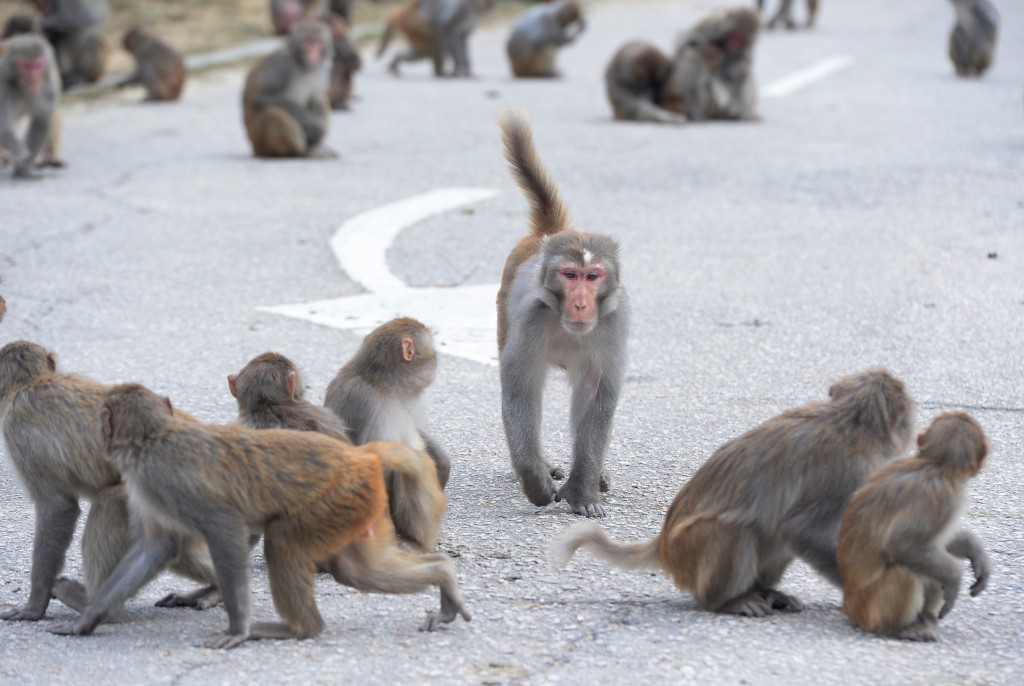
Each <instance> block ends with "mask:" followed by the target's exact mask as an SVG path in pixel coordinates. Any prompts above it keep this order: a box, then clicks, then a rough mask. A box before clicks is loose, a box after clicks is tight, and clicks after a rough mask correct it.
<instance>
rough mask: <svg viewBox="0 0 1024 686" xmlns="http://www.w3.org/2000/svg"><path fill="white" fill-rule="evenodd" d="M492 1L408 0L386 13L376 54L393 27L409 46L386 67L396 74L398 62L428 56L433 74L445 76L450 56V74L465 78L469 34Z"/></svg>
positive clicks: (491, 5) (383, 45)
mask: <svg viewBox="0 0 1024 686" xmlns="http://www.w3.org/2000/svg"><path fill="white" fill-rule="evenodd" d="M495 1H496V0H408V2H406V3H405V4H403V5H400V6H399V7H395V8H393V9H392V10H391V12H390V13H389V14H388V20H387V23H386V25H385V28H384V33H383V34H382V35H381V39H380V46H379V47H378V49H377V57H381V56H382V55H383V54H384V51H385V50H386V49H387V45H388V42H389V41H390V40H391V36H392V35H394V32H395V30H396V29H397V30H399V31H401V32H402V34H403V35H404V36H405V38H406V40H407V41H408V42H409V49H408V50H406V51H405V52H402V53H399V54H398V55H396V56H395V58H394V59H392V60H391V64H390V66H389V67H388V68H389V70H390V71H391V73H393V74H395V75H396V76H397V75H398V73H399V71H398V65H400V64H401V63H402V62H412V61H416V60H420V59H425V58H428V57H429V58H431V60H432V61H433V63H434V75H435V76H444V75H445V73H446V72H445V63H446V61H447V59H448V58H449V57H451V59H452V61H453V63H454V68H453V72H452V75H453V76H462V77H469V76H471V75H472V74H471V71H472V70H471V68H470V63H469V45H468V42H469V34H470V33H472V32H473V30H474V29H475V28H476V26H477V24H479V23H480V20H481V19H482V18H483V16H484V15H485V14H487V13H488V12H490V11H491V10H492V9H493V8H494V4H495Z"/></svg>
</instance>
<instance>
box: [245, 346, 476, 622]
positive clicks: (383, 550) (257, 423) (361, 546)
mask: <svg viewBox="0 0 1024 686" xmlns="http://www.w3.org/2000/svg"><path fill="white" fill-rule="evenodd" d="M301 387H302V385H301V381H300V380H299V376H298V370H297V369H296V368H295V365H294V364H292V362H291V360H289V359H288V358H287V357H285V356H283V355H279V354H277V353H263V354H262V355H258V356H256V357H255V358H253V359H252V360H251V361H250V362H249V363H248V364H247V365H245V367H243V368H242V371H240V372H239V373H238V374H231V375H229V376H228V388H229V389H230V391H231V394H232V395H233V396H234V397H235V398H237V399H238V412H239V417H238V419H239V422H241V423H242V424H243V425H245V426H250V427H252V428H256V429H268V428H281V429H297V430H300V431H317V432H320V433H323V434H326V435H328V436H331V437H333V438H337V439H338V440H341V441H345V442H346V443H348V442H349V441H348V438H347V434H348V429H347V427H346V426H345V425H344V424H343V423H342V421H341V419H340V418H339V417H337V416H335V415H334V413H332V412H331V411H329V410H327V409H326V408H323V407H319V406H317V405H314V404H312V403H310V402H308V401H306V400H304V399H303V398H302V392H301ZM380 455H381V457H382V458H385V457H389V456H391V453H385V452H381V453H380ZM385 466H387V467H388V468H389V469H391V470H393V471H394V473H397V474H399V475H400V477H401V478H402V479H404V480H405V481H406V482H407V489H406V494H407V495H409V497H410V501H409V503H408V504H409V506H410V509H412V510H413V512H414V515H413V516H414V517H415V518H416V521H415V522H414V523H415V524H416V525H417V526H418V527H419V530H418V533H417V536H416V537H417V538H418V539H420V540H421V541H422V545H423V548H424V549H427V550H429V549H430V548H433V546H434V543H436V541H437V531H438V527H439V526H440V522H441V516H442V515H443V514H444V509H445V504H446V503H445V498H444V493H443V492H442V491H441V485H440V484H439V483H438V481H437V471H436V470H435V469H434V463H433V461H432V460H431V459H430V457H429V456H428V455H426V454H424V453H416V454H414V456H413V454H412V453H407V454H406V457H405V458H404V459H401V460H394V461H392V462H389V463H387V464H386V465H385ZM371 532H372V535H370V536H365V537H358V538H355V539H353V540H352V541H351V542H350V543H348V544H347V545H345V547H343V548H342V549H341V550H339V551H337V552H336V553H334V554H333V555H331V556H330V557H329V558H327V559H326V560H321V561H319V562H318V564H317V567H318V570H319V571H325V572H329V573H330V574H331V575H332V576H333V577H334V578H335V580H337V581H338V582H339V583H341V584H344V585H346V586H351V587H352V588H356V589H358V590H360V591H366V592H378V593H418V592H420V591H423V590H424V589H426V588H427V587H428V586H431V585H433V586H437V587H438V588H439V589H440V591H441V610H440V611H439V612H430V613H428V614H427V621H426V623H425V624H424V625H423V627H422V629H424V630H427V631H432V630H434V629H435V628H436V627H437V626H438V625H439V624H441V623H447V622H451V621H453V620H454V619H455V618H456V617H457V616H458V615H462V616H463V617H464V618H465V619H466V621H469V619H470V615H469V612H468V611H467V610H466V609H465V608H464V607H463V605H462V598H461V595H460V593H459V586H458V577H457V576H456V574H455V565H454V564H452V561H451V559H450V558H449V557H448V556H447V555H445V554H444V553H426V554H422V555H418V554H414V553H411V552H406V551H404V550H402V549H401V548H399V547H398V541H397V539H396V537H395V527H394V525H393V523H392V521H391V516H390V515H389V514H388V512H387V510H384V511H383V512H381V513H380V516H379V517H378V518H377V519H376V520H375V521H374V522H373V524H372V525H371Z"/></svg>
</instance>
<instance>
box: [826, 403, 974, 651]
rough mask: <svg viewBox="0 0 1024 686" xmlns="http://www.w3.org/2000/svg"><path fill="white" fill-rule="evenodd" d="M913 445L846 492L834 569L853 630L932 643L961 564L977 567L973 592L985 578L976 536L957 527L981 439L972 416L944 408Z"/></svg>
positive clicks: (955, 589)
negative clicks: (914, 450)
mask: <svg viewBox="0 0 1024 686" xmlns="http://www.w3.org/2000/svg"><path fill="white" fill-rule="evenodd" d="M917 445H918V454H917V456H915V457H912V458H907V459H904V460H896V461H895V462H892V463H891V464H888V465H886V466H884V467H882V468H881V469H879V470H878V471H876V472H875V473H874V474H872V475H871V477H870V478H869V479H868V481H867V483H866V484H864V485H863V486H861V487H860V489H858V490H857V492H856V493H855V494H854V495H853V498H852V499H851V500H850V505H849V506H848V507H847V508H846V514H844V515H843V523H842V526H841V527H840V529H839V551H838V559H839V574H840V576H841V577H842V579H843V607H844V609H845V610H846V614H847V615H848V616H849V617H850V619H852V620H853V621H854V622H856V624H857V626H859V627H860V628H862V629H864V630H865V631H870V632H872V633H876V634H881V635H883V636H897V637H899V638H906V639H910V640H912V641H935V640H937V639H938V637H939V619H940V618H942V617H945V616H946V615H947V614H949V611H950V610H952V609H953V604H954V602H955V601H956V597H957V594H958V593H959V592H960V579H961V577H962V576H963V572H962V570H961V563H960V560H961V559H963V560H970V562H971V567H972V568H973V569H974V583H973V584H972V585H971V595H972V596H976V595H978V594H979V593H981V592H982V591H983V590H985V586H986V585H988V577H989V575H990V574H991V569H992V565H991V563H990V562H989V559H988V556H987V555H986V554H985V551H984V549H983V548H982V545H981V542H980V541H979V540H978V539H977V538H976V537H975V536H974V534H972V533H971V532H969V531H967V530H966V529H962V528H961V524H960V518H961V515H962V513H963V511H964V509H965V508H966V506H967V496H966V493H965V491H966V489H967V482H968V481H970V480H971V479H973V478H974V477H975V476H977V474H978V472H979V471H980V470H981V465H982V464H983V463H984V461H985V456H986V454H987V453H988V443H987V441H986V440H985V434H984V433H983V432H982V430H981V426H979V425H978V422H977V421H975V419H974V418H973V417H971V416H970V415H968V414H966V413H964V412H945V413H943V414H941V415H939V416H938V417H937V418H936V419H935V421H933V422H932V424H931V426H930V427H928V429H927V430H925V431H923V432H921V434H920V435H918V437H917Z"/></svg>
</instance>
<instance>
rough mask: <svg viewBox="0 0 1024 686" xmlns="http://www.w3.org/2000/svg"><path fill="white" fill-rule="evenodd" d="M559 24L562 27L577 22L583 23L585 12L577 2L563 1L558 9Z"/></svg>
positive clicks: (574, 0) (571, 0) (572, 0)
mask: <svg viewBox="0 0 1024 686" xmlns="http://www.w3.org/2000/svg"><path fill="white" fill-rule="evenodd" d="M557 16H558V23H559V24H561V25H562V26H569V25H570V24H574V23H576V22H580V23H582V22H583V12H582V10H580V6H579V3H578V2H576V0H562V2H561V4H560V5H559V7H558V14H557Z"/></svg>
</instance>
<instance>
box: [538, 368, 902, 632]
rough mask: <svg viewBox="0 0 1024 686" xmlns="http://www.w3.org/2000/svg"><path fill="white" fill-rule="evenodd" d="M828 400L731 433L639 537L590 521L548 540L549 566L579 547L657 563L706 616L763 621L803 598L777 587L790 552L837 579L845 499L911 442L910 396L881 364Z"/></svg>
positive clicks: (630, 564) (634, 562) (620, 561)
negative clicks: (613, 534) (652, 530)
mask: <svg viewBox="0 0 1024 686" xmlns="http://www.w3.org/2000/svg"><path fill="white" fill-rule="evenodd" d="M829 395H830V396H831V399H830V401H829V402H818V403H811V404H810V405H805V406H803V407H798V408H795V409H792V410H788V411H786V412H783V413H782V414H781V415H779V416H777V417H774V418H773V419H769V420H768V421H766V422H764V423H763V424H761V425H760V426H757V427H756V428H754V429H752V430H750V431H748V432H747V433H745V434H743V435H742V436H740V437H739V438H735V439H733V440H731V441H729V442H728V443H726V444H725V445H723V446H722V447H720V448H719V449H718V450H716V451H715V453H714V454H713V455H712V456H711V457H710V458H708V460H707V462H705V463H704V464H703V465H701V467H700V469H698V470H697V472H696V474H694V475H693V478H691V479H690V481H689V482H688V483H687V484H686V485H685V486H683V488H682V489H681V490H680V491H679V494H678V495H677V496H676V498H675V500H674V501H673V502H672V505H671V506H670V507H669V509H668V512H667V513H666V515H665V523H664V526H663V527H662V529H661V533H659V534H658V535H657V536H655V537H654V538H652V539H650V540H649V541H643V542H637V543H616V542H614V541H612V540H610V539H609V538H608V535H607V534H606V533H605V532H604V531H603V530H602V529H601V527H599V526H598V525H597V524H595V523H590V522H584V523H581V524H578V525H576V526H574V527H571V528H570V529H569V530H568V531H566V532H565V533H564V534H563V535H562V536H561V537H559V538H558V539H556V540H555V541H554V542H552V544H551V552H552V557H553V559H554V561H555V562H556V563H557V564H559V566H561V565H564V564H565V563H567V562H568V561H569V559H570V558H571V557H572V556H573V554H574V553H575V552H576V550H578V549H579V548H585V549H587V550H589V551H590V552H592V553H593V554H595V555H596V556H598V557H599V558H601V559H602V560H604V561H606V562H608V563H609V564H612V565H614V566H616V567H623V568H626V569H661V570H664V571H665V573H667V574H669V575H670V576H671V577H672V579H673V581H675V584H676V586H678V587H679V588H680V589H681V590H684V591H688V592H690V593H692V594H693V595H694V596H695V597H696V598H697V602H698V603H699V604H700V606H701V607H702V608H704V609H707V610H712V611H714V612H725V613H731V614H738V615H746V616H749V617H763V616H765V615H768V614H771V613H772V612H773V611H774V610H782V611H788V612H799V611H800V610H802V609H803V605H802V604H801V603H800V601H799V600H797V599H796V598H794V597H793V596H791V595H788V594H786V593H783V592H782V591H779V590H778V589H777V588H776V586H777V585H778V583H779V581H780V580H781V579H782V575H783V573H784V572H785V571H786V568H787V567H788V566H789V563H790V562H792V560H793V557H794V556H798V557H800V558H801V559H803V560H804V561H805V562H807V563H808V564H810V565H811V566H812V567H813V568H814V569H815V570H817V571H818V572H819V573H820V574H822V575H823V576H824V577H825V578H826V579H828V580H829V581H830V582H831V583H833V584H835V585H837V586H840V585H842V584H841V580H840V576H839V568H838V566H837V563H836V547H837V545H838V542H839V524H840V521H841V520H842V516H843V511H844V509H845V506H846V503H847V502H848V501H849V500H850V497H851V496H852V495H853V493H854V491H856V490H857V489H858V488H859V487H860V486H861V485H862V484H863V483H864V481H865V480H866V479H867V478H868V475H869V474H870V473H871V472H872V471H874V470H875V469H877V468H878V467H879V466H881V465H883V464H885V463H886V462H888V461H889V460H891V459H892V458H894V457H897V456H898V455H900V454H901V453H902V452H903V451H904V450H905V449H906V447H907V444H908V443H909V442H910V436H911V431H912V426H913V416H914V413H913V402H912V401H911V399H910V396H909V395H908V394H907V392H906V390H905V389H904V386H903V383H902V382H901V381H899V380H898V379H896V378H895V377H894V376H892V374H890V373H889V372H887V371H884V370H872V371H867V372H863V373H860V374H856V375H854V376H851V377H847V378H845V379H843V380H841V381H840V382H839V383H838V384H836V385H834V386H833V387H832V388H831V389H829Z"/></svg>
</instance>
